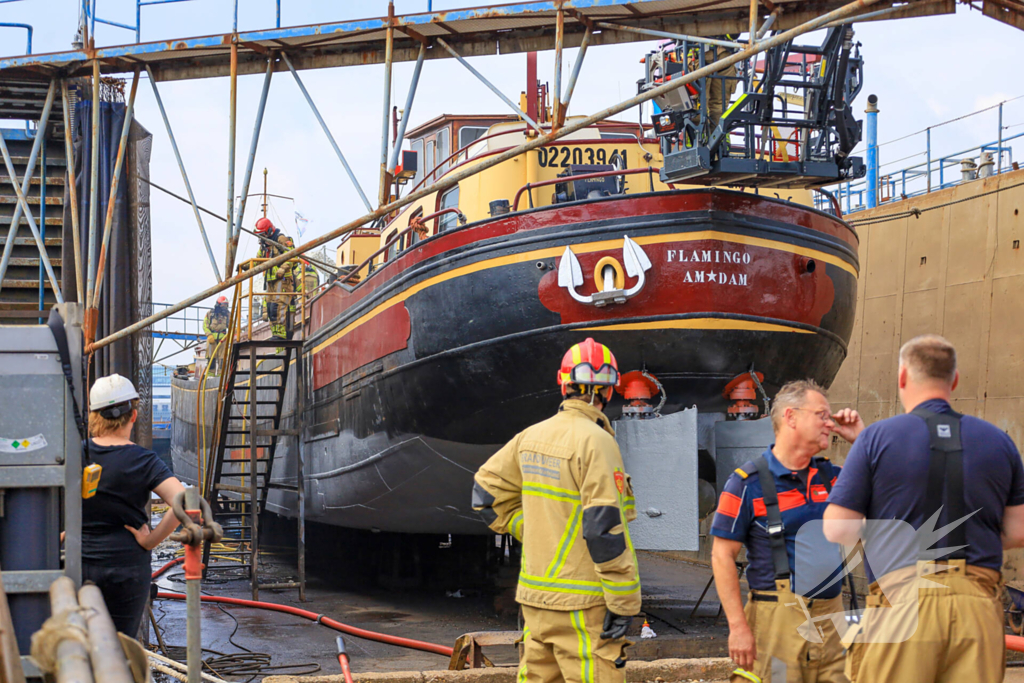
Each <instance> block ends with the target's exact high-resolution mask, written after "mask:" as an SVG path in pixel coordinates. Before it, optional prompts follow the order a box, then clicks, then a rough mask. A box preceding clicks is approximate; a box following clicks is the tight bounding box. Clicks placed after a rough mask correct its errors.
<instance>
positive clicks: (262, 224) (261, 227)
mask: <svg viewBox="0 0 1024 683" xmlns="http://www.w3.org/2000/svg"><path fill="white" fill-rule="evenodd" d="M273 229H274V224H273V223H272V222H271V221H270V219H269V218H267V217H266V216H264V217H263V218H261V219H259V220H258V221H256V232H257V233H259V234H260V235H266V234H267V233H268V232H271V231H273Z"/></svg>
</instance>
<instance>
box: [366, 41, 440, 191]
mask: <svg viewBox="0 0 1024 683" xmlns="http://www.w3.org/2000/svg"><path fill="white" fill-rule="evenodd" d="M426 56H427V44H426V43H420V52H419V54H418V55H416V66H414V67H413V69H412V82H411V83H409V94H408V95H406V96H405V109H403V110H402V120H401V121H399V122H398V133H396V134H395V144H394V145H393V146H392V148H391V158H390V159H389V160H388V173H394V172H395V168H396V167H397V166H398V155H399V154H401V153H402V143H403V142H405V128H406V125H407V124H408V123H409V117H410V115H411V114H412V103H413V100H414V99H415V98H416V87H417V86H418V85H419V83H420V72H421V71H422V70H423V60H424V58H426ZM366 208H367V209H369V208H370V207H369V206H367V207H366Z"/></svg>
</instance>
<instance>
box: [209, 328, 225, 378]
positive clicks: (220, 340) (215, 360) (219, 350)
mask: <svg viewBox="0 0 1024 683" xmlns="http://www.w3.org/2000/svg"><path fill="white" fill-rule="evenodd" d="M227 345H228V343H227V332H217V333H215V334H208V335H206V357H207V358H208V362H209V364H210V371H211V372H213V373H218V372H220V369H221V366H222V365H223V363H224V357H225V353H224V349H225V348H226V347H227Z"/></svg>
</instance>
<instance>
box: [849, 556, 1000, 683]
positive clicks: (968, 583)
mask: <svg viewBox="0 0 1024 683" xmlns="http://www.w3.org/2000/svg"><path fill="white" fill-rule="evenodd" d="M935 570H938V571H939V573H934V571H935ZM1000 581H1001V576H1000V573H999V572H997V571H995V570H994V569H986V568H984V567H974V566H967V565H966V564H965V562H964V561H963V560H951V561H949V562H948V563H941V564H933V563H929V562H919V563H918V564H917V566H916V567H906V568H904V569H901V570H897V571H895V572H891V573H890V574H887V575H886V576H885V577H883V578H882V579H881V582H880V583H881V584H882V587H879V583H874V584H872V585H871V595H869V596H868V599H867V607H866V609H865V610H864V618H863V619H862V622H861V627H860V629H858V632H857V633H855V634H854V633H852V632H851V636H853V637H852V638H847V642H850V641H851V640H852V645H850V652H849V657H848V660H847V674H848V675H849V676H850V679H851V680H853V681H855V682H858V683H887V682H888V681H894V682H895V681H898V682H899V683H933V682H934V683H946V682H949V683H954V682H960V681H970V682H971V683H999V682H1001V681H1002V680H1003V676H1004V675H1005V673H1006V640H1005V638H1004V636H1003V608H1002V604H1001V603H1000V593H1001V590H1002V588H1001V585H1000ZM883 588H884V591H885V593H884V595H883V592H882V590H883Z"/></svg>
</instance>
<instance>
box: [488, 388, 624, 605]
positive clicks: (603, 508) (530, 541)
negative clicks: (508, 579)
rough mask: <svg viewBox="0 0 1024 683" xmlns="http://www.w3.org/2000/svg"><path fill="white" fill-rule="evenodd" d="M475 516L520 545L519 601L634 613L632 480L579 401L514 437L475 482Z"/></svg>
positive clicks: (602, 425)
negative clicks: (628, 525) (593, 607)
mask: <svg viewBox="0 0 1024 683" xmlns="http://www.w3.org/2000/svg"><path fill="white" fill-rule="evenodd" d="M475 482H476V485H475V486H474V487H473V508H474V509H476V510H477V511H478V512H479V513H480V515H481V516H482V517H483V518H484V521H485V522H487V524H488V526H490V528H491V529H493V530H494V531H495V532H496V533H510V534H512V535H513V536H515V537H516V538H517V539H519V540H520V541H521V542H522V544H523V557H522V569H521V571H520V574H519V588H518V590H517V592H516V600H518V601H519V602H520V603H522V604H524V605H530V606H531V607H538V608H541V609H555V610H578V609H584V608H587V607H592V606H594V605H600V604H602V603H603V604H605V605H606V606H607V608H608V609H609V610H610V611H612V612H614V613H616V614H621V615H633V614H637V613H638V612H639V611H640V576H639V574H638V572H637V562H636V553H635V552H634V550H633V544H632V542H631V541H630V538H629V528H628V527H627V525H626V522H627V521H632V520H633V519H635V518H636V503H635V502H634V500H633V491H632V489H631V487H630V481H629V476H628V475H627V474H626V473H625V470H624V468H623V464H622V455H621V453H620V452H619V446H618V444H617V443H615V437H614V436H613V432H612V429H611V424H610V422H609V421H608V418H607V417H605V415H604V413H602V412H601V411H600V410H598V409H597V408H595V407H594V406H591V405H590V404H589V403H586V402H584V401H581V400H576V399H570V400H567V401H564V402H563V403H562V406H561V408H560V409H559V412H558V414H556V415H555V416H554V417H551V418H549V419H547V420H544V421H543V422H540V423H538V424H536V425H534V426H532V427H529V428H528V429H526V430H525V431H523V432H521V433H520V434H518V435H517V436H516V437H515V438H514V439H512V441H510V442H509V443H508V444H506V445H505V446H504V447H503V448H502V449H501V450H499V451H498V452H497V453H495V454H494V455H493V456H491V458H490V459H489V460H488V461H487V462H486V463H484V465H483V467H481V468H480V470H479V471H478V472H477V473H476V477H475Z"/></svg>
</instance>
